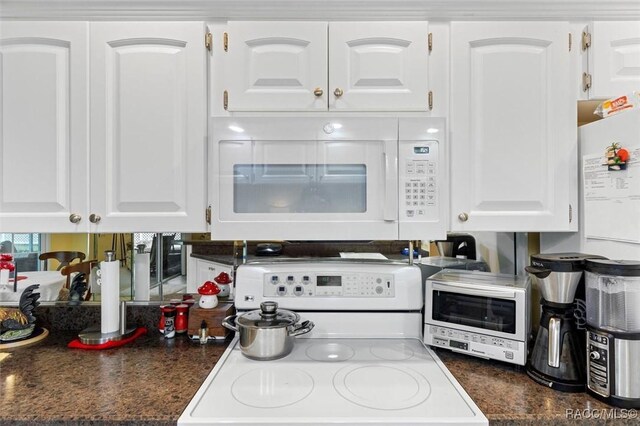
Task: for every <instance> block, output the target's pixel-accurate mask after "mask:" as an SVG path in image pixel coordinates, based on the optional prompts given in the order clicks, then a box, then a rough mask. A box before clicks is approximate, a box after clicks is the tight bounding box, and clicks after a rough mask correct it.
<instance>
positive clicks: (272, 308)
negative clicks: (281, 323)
mask: <svg viewBox="0 0 640 426" xmlns="http://www.w3.org/2000/svg"><path fill="white" fill-rule="evenodd" d="M260 311H262V312H261V315H262V316H265V317H272V316H275V315H276V313H277V311H278V304H277V303H276V302H262V303H261V304H260Z"/></svg>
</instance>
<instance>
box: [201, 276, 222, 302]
mask: <svg viewBox="0 0 640 426" xmlns="http://www.w3.org/2000/svg"><path fill="white" fill-rule="evenodd" d="M219 293H220V287H218V286H217V285H216V283H214V282H212V281H206V282H205V283H204V284H202V285H201V286H200V287H198V294H200V300H199V301H198V306H200V307H201V308H202V309H213V308H215V307H216V306H218V296H217V295H218V294H219Z"/></svg>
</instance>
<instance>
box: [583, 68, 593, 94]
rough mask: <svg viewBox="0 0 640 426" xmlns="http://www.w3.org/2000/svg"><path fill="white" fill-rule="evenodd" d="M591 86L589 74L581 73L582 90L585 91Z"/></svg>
mask: <svg viewBox="0 0 640 426" xmlns="http://www.w3.org/2000/svg"><path fill="white" fill-rule="evenodd" d="M590 88H591V74H587V73H586V72H583V73H582V91H583V92H586V91H587V90H589V89H590Z"/></svg>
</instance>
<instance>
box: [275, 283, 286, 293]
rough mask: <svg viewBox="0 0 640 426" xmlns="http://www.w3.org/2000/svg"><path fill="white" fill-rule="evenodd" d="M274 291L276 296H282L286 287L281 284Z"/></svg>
mask: <svg viewBox="0 0 640 426" xmlns="http://www.w3.org/2000/svg"><path fill="white" fill-rule="evenodd" d="M276 293H277V294H278V296H284V295H285V294H287V288H286V287H285V286H283V285H281V286H280V287H278V288H277V289H276Z"/></svg>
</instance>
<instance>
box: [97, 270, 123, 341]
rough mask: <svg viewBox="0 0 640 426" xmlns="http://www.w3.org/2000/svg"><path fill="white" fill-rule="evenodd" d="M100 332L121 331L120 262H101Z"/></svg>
mask: <svg viewBox="0 0 640 426" xmlns="http://www.w3.org/2000/svg"><path fill="white" fill-rule="evenodd" d="M100 274H101V275H100V277H101V280H102V286H101V287H102V288H101V290H102V292H101V295H100V307H101V309H100V311H101V312H100V331H101V332H102V333H114V332H116V331H118V330H119V329H120V262H118V261H117V260H116V261H113V262H100Z"/></svg>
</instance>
